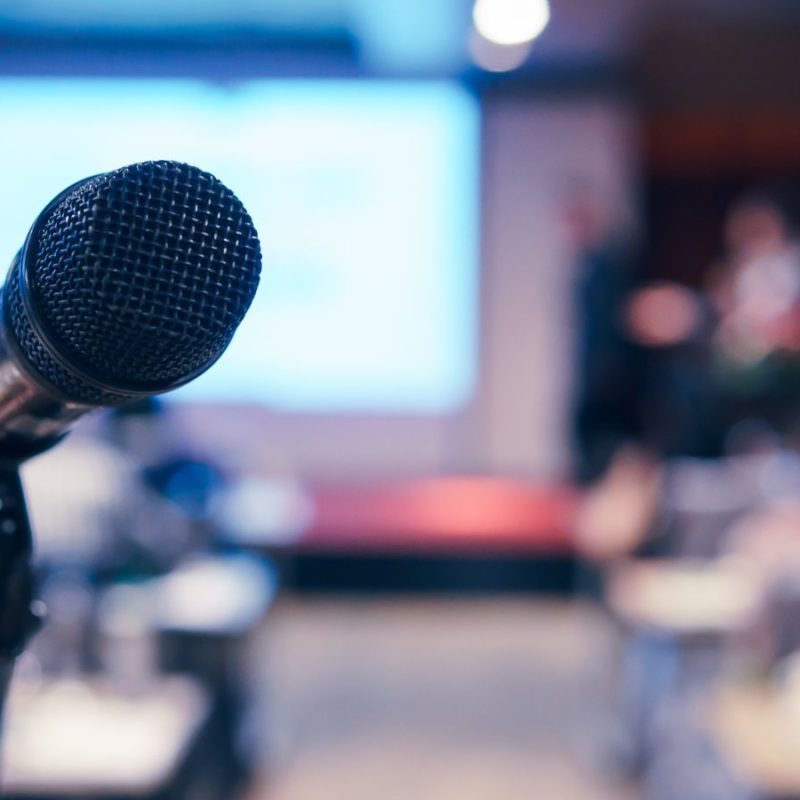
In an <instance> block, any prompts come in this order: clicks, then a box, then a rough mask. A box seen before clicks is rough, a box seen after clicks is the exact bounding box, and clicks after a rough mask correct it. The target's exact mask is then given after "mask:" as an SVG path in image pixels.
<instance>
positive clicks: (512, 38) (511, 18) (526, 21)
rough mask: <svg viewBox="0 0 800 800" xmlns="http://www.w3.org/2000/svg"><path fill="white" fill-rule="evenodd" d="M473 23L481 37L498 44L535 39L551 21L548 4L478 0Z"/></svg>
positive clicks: (543, 0)
mask: <svg viewBox="0 0 800 800" xmlns="http://www.w3.org/2000/svg"><path fill="white" fill-rule="evenodd" d="M472 19H473V20H474V22H475V27H476V28H477V29H478V31H479V33H480V34H481V35H482V36H483V37H484V38H486V39H488V40H489V41H491V42H494V43H495V44H501V45H513V44H522V43H523V42H530V41H532V40H533V39H535V38H536V37H537V36H538V35H539V34H540V33H541V32H542V31H543V30H544V29H545V27H546V25H547V23H548V22H549V21H550V6H549V4H548V2H547V0H476V2H475V7H474V8H473V11H472Z"/></svg>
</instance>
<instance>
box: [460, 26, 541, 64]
mask: <svg viewBox="0 0 800 800" xmlns="http://www.w3.org/2000/svg"><path fill="white" fill-rule="evenodd" d="M469 50H470V54H471V55H472V60H473V61H474V62H475V63H476V64H477V65H478V66H479V67H481V68H482V69H485V70H488V71H489V72H510V71H511V70H513V69H516V68H517V67H521V66H522V65H523V64H524V63H525V60H526V59H527V58H528V55H529V54H530V52H531V43H530V42H522V43H521V44H496V43H495V42H490V41H489V40H488V39H485V38H484V37H483V36H481V35H480V33H478V31H476V30H473V31H472V38H471V40H470V43H469Z"/></svg>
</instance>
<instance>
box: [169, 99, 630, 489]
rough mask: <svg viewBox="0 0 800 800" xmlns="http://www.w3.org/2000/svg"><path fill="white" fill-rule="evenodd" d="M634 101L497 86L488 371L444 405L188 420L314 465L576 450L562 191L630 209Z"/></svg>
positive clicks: (270, 458) (489, 110)
mask: <svg viewBox="0 0 800 800" xmlns="http://www.w3.org/2000/svg"><path fill="white" fill-rule="evenodd" d="M634 134H635V125H634V118H633V116H632V114H631V113H630V112H629V111H628V110H627V109H626V108H625V107H624V106H622V105H620V104H618V103H616V102H610V101H603V100H571V101H558V102H556V101H552V100H536V99H522V98H519V97H502V96H498V97H495V98H490V99H488V100H487V102H486V107H485V117H484V157H483V229H482V239H483V243H482V265H481V275H482V296H481V315H482V323H481V324H482V331H481V349H482V353H481V381H480V388H479V390H478V393H477V395H476V397H475V399H474V401H473V402H472V403H471V404H470V405H469V407H467V408H465V409H464V410H463V411H462V412H461V413H459V414H456V415H453V416H451V417H446V418H437V417H385V416H380V415H375V416H370V417H366V416H341V415H338V416H335V417H325V416H313V417H311V416H297V415H282V414H281V415H279V414H275V413H271V412H269V411H267V410H265V409H258V408H245V409H239V410H237V411H236V412H235V413H231V412H230V411H227V410H226V411H222V410H220V411H219V412H218V413H209V411H208V410H207V409H186V410H183V411H182V412H181V417H180V425H181V426H183V427H185V428H186V429H187V430H188V431H189V432H191V433H192V434H193V435H194V436H195V437H196V438H197V439H198V440H199V441H202V442H204V443H205V445H206V447H207V448H208V449H209V450H211V451H213V452H217V453H219V452H225V453H229V454H231V453H237V454H238V456H239V460H240V461H242V462H243V463H245V464H246V465H248V466H251V467H255V468H259V469H261V468H263V469H269V470H280V471H291V472H297V473H300V474H301V475H304V476H307V477H313V478H333V477H336V478H341V477H348V478H363V477H376V476H379V475H396V474H435V473H440V472H443V471H444V472H463V471H469V472H491V473H498V474H512V475H535V476H542V477H558V476H559V475H561V474H563V473H564V471H565V469H566V467H567V463H568V447H567V442H568V413H569V411H568V409H569V402H570V400H569V398H570V383H571V335H570V332H571V329H572V324H571V319H570V318H571V303H570V297H571V295H570V287H571V281H572V279H573V275H572V269H571V264H572V261H573V255H572V253H571V252H570V248H569V244H568V239H567V236H566V231H565V227H564V224H563V220H562V218H561V210H560V203H562V202H563V197H564V195H563V192H564V190H565V188H566V187H567V186H568V185H570V184H574V183H576V182H578V183H586V184H589V185H591V186H592V187H593V188H594V190H595V191H596V192H597V193H598V194H600V195H601V196H603V197H605V198H607V199H608V203H609V205H610V206H611V207H613V208H615V209H619V208H630V207H631V204H632V198H633V186H634V181H635V171H636V155H635V153H636V146H635V144H636V142H635V137H634Z"/></svg>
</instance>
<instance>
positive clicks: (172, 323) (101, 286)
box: [0, 161, 261, 461]
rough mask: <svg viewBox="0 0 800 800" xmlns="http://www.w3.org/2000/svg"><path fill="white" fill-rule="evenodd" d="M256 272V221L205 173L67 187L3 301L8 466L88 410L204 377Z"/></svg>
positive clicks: (169, 169) (2, 445) (0, 407)
mask: <svg viewBox="0 0 800 800" xmlns="http://www.w3.org/2000/svg"><path fill="white" fill-rule="evenodd" d="M260 272H261V250H260V246H259V242H258V236H257V234H256V231H255V228H254V226H253V222H252V220H251V219H250V216H249V214H248V213H247V211H246V210H245V208H244V206H243V205H242V203H241V202H240V201H239V199H238V198H237V197H236V196H235V195H234V194H233V193H232V192H231V191H230V190H229V189H227V188H226V187H225V186H224V185H223V184H222V183H220V181H219V180H217V179H216V178H215V177H214V176H212V175H210V174H209V173H207V172H203V171H202V170H199V169H197V168H196V167H192V166H188V165H187V164H180V163H177V162H174V161H149V162H145V163H142V164H133V165H131V166H128V167H123V168H122V169H118V170H114V171H113V172H108V173H105V174H102V175H97V176H94V177H91V178H87V179H85V180H83V181H80V182H78V183H76V184H74V185H73V186H70V187H69V188H67V189H65V190H64V191H63V192H62V193H61V194H59V195H58V196H57V197H56V198H55V199H54V200H53V201H52V202H51V203H50V204H49V205H48V206H47V207H46V208H45V209H44V211H42V213H41V214H40V215H39V216H38V217H37V219H36V221H35V222H34V224H33V227H32V228H31V230H30V232H29V233H28V236H27V238H26V240H25V244H24V245H23V247H22V249H21V250H20V251H19V253H18V254H17V256H16V258H15V259H14V262H13V263H12V265H11V269H10V271H9V273H8V277H7V279H6V283H5V286H4V287H3V289H2V317H1V319H0V459H6V460H12V461H13V460H16V461H19V460H21V459H24V458H26V457H28V456H30V455H34V454H35V453H38V452H40V451H41V450H43V449H45V448H47V447H49V446H50V445H51V444H52V443H53V442H55V441H57V440H58V439H59V438H60V437H61V436H62V435H63V434H64V433H65V432H66V430H67V429H68V428H69V426H70V425H71V424H72V423H73V422H74V421H75V420H76V419H78V417H80V416H82V415H83V414H85V413H86V412H87V411H90V410H92V409H94V408H97V407H100V406H115V405H119V404H122V403H125V402H127V401H129V400H132V399H134V398H137V397H141V396H146V395H152V394H157V393H161V392H166V391H169V390H170V389H174V388H176V387H178V386H181V385H183V384H185V383H187V382H188V381H190V380H192V379H193V378H195V377H197V376H198V375H200V374H201V373H202V372H204V371H205V370H207V369H208V368H209V367H210V366H211V365H212V364H213V363H214V362H215V361H216V360H217V358H219V356H220V355H221V354H222V352H223V351H224V350H225V348H226V347H227V346H228V344H229V342H230V341H231V338H232V336H233V334H234V332H235V330H236V328H237V327H238V325H239V323H240V322H241V321H242V318H243V317H244V315H245V312H246V311H247V309H248V308H249V306H250V303H251V302H252V300H253V297H254V295H255V292H256V288H257V287H258V281H259V276H260Z"/></svg>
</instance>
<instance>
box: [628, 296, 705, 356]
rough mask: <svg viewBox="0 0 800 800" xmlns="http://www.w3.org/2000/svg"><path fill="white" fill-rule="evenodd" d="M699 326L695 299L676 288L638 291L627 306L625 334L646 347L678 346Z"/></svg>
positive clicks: (698, 314)
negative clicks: (626, 331)
mask: <svg viewBox="0 0 800 800" xmlns="http://www.w3.org/2000/svg"><path fill="white" fill-rule="evenodd" d="M700 322H701V320H700V308H699V305H698V302H697V300H696V298H695V297H694V295H693V294H692V292H691V291H690V290H689V289H687V288H685V287H683V286H678V285H676V284H667V283H664V284H656V285H653V286H648V287H646V288H644V289H640V290H639V291H638V292H636V293H635V294H634V295H633V297H632V298H631V300H630V302H629V304H628V309H627V323H628V333H629V335H630V336H631V338H633V340H634V341H636V342H638V343H639V344H643V345H645V346H647V347H671V346H674V345H677V344H681V343H682V342H685V341H687V340H688V339H690V338H691V336H692V335H693V334H694V332H695V331H696V330H697V329H698V327H699V325H700Z"/></svg>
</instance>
